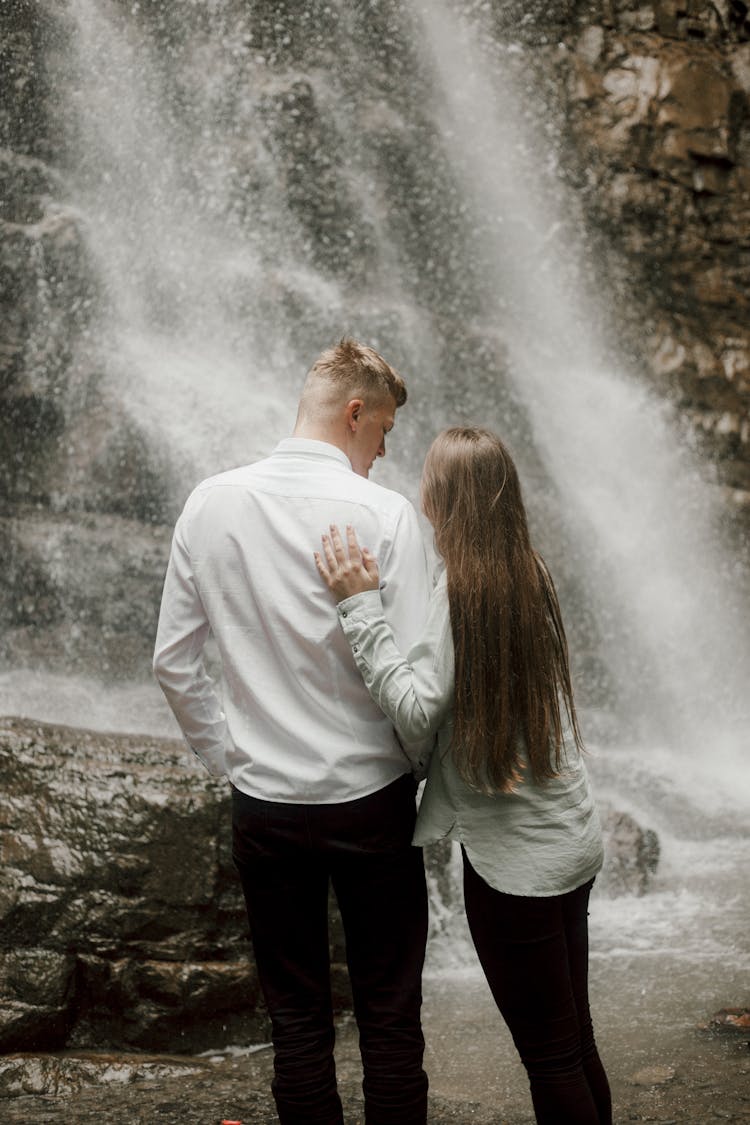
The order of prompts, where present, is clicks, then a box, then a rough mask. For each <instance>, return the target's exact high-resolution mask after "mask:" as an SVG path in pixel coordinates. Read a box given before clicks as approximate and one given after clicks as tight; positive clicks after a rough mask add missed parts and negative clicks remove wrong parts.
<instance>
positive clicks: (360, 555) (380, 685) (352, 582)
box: [315, 527, 453, 743]
mask: <svg viewBox="0 0 750 1125" xmlns="http://www.w3.org/2000/svg"><path fill="white" fill-rule="evenodd" d="M315 561H316V565H317V567H318V570H319V572H320V574H321V577H322V578H323V580H324V582H325V583H326V585H327V586H328V588H329V589H330V590H331V591H332V593H333V594H334V597H335V598H336V600H337V602H338V606H337V609H338V615H339V622H340V624H341V627H342V629H343V631H344V633H345V635H346V637H347V639H348V641H349V644H350V645H351V649H352V654H353V656H354V659H355V661H356V663H357V667H358V668H359V670H360V672H361V673H362V677H363V679H364V681H365V684H366V686H367V689H368V690H369V692H370V695H371V696H372V698H373V699H374V700H375V702H376V703H377V704H378V706H379V707H380V708H381V710H382V711H383V712H384V713H385V714H386V715H387V716H388V718H389V719H390V720H391V722H392V723H393V725H394V726H395V728H396V730H397V732H398V734H399V735H400V737H401V739H402V740H403V741H404V742H406V743H416V742H419V741H422V740H424V739H426V738H429V737H431V736H433V735H434V734H435V732H436V731H437V729H438V728H439V727H440V726H441V724H442V723H443V721H444V720H445V718H446V715H447V713H448V711H449V709H450V704H451V701H452V698H453V643H452V639H451V633H450V614H449V611H448V597H447V590H446V587H445V582H444V581H443V582H441V583H439V584H438V586H437V587H436V589H435V591H434V592H433V596H432V600H431V602H430V609H429V613H428V616H427V622H426V625H425V630H424V634H423V636H422V638H421V640H420V641H419V642H418V643H417V644H416V645H414V646H413V647H412V648H411V650H410V652H409V655H408V658H404V656H403V655H402V654H401V652H400V651H399V649H398V647H397V645H396V642H395V640H394V637H393V632H392V631H391V628H390V626H389V625H388V623H387V621H386V619H385V616H384V613H383V604H382V601H381V599H380V591H379V589H378V579H379V575H378V566H377V562H376V560H375V559H374V558H373V557H372V555H371V554H370V553H369V551H367V550H366V549H365V550H360V547H359V544H358V543H357V537H356V535H355V533H354V530H353V529H352V528H351V527H350V528H347V546H346V547H345V546H344V543H343V540H342V538H341V535H340V533H339V531H338V528H335V527H332V528H331V533H330V536H329V535H325V536H323V554H322V555H321V554H316V556H315Z"/></svg>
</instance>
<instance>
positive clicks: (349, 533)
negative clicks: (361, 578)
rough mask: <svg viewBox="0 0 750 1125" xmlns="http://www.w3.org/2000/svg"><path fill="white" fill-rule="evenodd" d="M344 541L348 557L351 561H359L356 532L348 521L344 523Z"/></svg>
mask: <svg viewBox="0 0 750 1125" xmlns="http://www.w3.org/2000/svg"><path fill="white" fill-rule="evenodd" d="M346 542H347V545H348V547H349V558H350V559H351V560H352V561H353V562H361V560H362V552H361V551H360V549H359V543H358V542H357V533H356V532H355V530H354V528H353V527H352V525H351V524H350V523H349V524H347V525H346Z"/></svg>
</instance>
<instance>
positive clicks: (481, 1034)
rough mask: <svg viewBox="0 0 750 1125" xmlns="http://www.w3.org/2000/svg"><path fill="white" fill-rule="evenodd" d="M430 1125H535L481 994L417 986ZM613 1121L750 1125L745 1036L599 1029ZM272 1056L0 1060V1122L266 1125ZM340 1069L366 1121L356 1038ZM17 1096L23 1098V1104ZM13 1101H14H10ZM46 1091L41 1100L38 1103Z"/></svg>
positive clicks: (476, 989) (346, 1030)
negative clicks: (227, 1124)
mask: <svg viewBox="0 0 750 1125" xmlns="http://www.w3.org/2000/svg"><path fill="white" fill-rule="evenodd" d="M425 994H426V995H425V1009H424V1023H425V1034H426V1038H427V1044H428V1045H427V1053H426V1067H427V1070H428V1073H429V1075H430V1112H429V1121H430V1123H431V1125H444V1123H446V1125H447V1123H448V1122H450V1123H454V1125H459V1123H460V1125H532V1123H533V1116H532V1114H531V1108H530V1101H529V1095H528V1090H527V1086H526V1080H525V1075H524V1072H523V1069H522V1067H521V1065H520V1063H519V1062H518V1060H517V1058H516V1057H515V1052H514V1050H513V1046H512V1043H511V1042H510V1038H509V1036H508V1033H507V1031H506V1029H505V1028H504V1026H503V1025H502V1023H501V1021H500V1020H499V1017H498V1016H497V1013H496V1012H495V1011H494V1009H493V1007H492V1004H491V1002H488V1000H487V997H486V994H485V991H484V989H483V987H482V984H481V982H477V981H476V980H474V979H469V980H466V981H454V982H452V983H446V982H444V981H443V982H434V981H433V982H429V981H428V982H426V989H425ZM598 1026H599V1040H600V1047H601V1052H602V1057H603V1058H604V1060H605V1064H606V1066H607V1068H608V1071H609V1074H610V1079H611V1083H612V1090H613V1097H614V1105H615V1121H616V1122H629V1121H643V1122H661V1125H669V1123H670V1122H672V1123H678V1122H679V1123H680V1125H682V1123H685V1125H712V1123H713V1122H718V1121H729V1122H735V1123H739V1122H743V1123H750V1081H749V1076H750V1049H749V1048H748V1032H747V1031H745V1032H738V1031H728V1030H727V1031H710V1030H707V1029H701V1028H698V1027H688V1026H681V1027H675V1028H672V1029H671V1030H670V1029H664V1028H663V1027H662V1026H660V1025H659V1026H655V1025H654V1023H649V1022H648V1021H645V1022H643V1024H642V1025H641V1026H640V1027H639V1028H635V1029H634V1027H633V1025H632V1024H631V1022H630V1021H629V1020H625V1019H624V1020H623V1021H622V1022H621V1023H620V1024H619V1025H617V1024H615V1025H612V1023H611V1022H608V1021H606V1020H601V1019H600V1020H599V1021H598ZM271 1065H272V1060H271V1051H270V1049H268V1048H265V1049H260V1050H257V1051H255V1052H253V1053H250V1054H242V1055H239V1054H236V1055H230V1056H227V1055H225V1056H216V1057H214V1058H198V1059H196V1058H186V1057H177V1056H146V1055H138V1056H132V1055H131V1056H126V1055H103V1054H98V1055H97V1054H85V1055H84V1054H71V1053H68V1054H57V1055H48V1056H6V1057H5V1058H4V1059H0V1076H1V1077H0V1086H2V1087H3V1088H4V1091H5V1094H6V1095H7V1094H9V1093H10V1094H11V1096H4V1097H3V1098H2V1100H0V1121H2V1122H7V1123H8V1125H11V1123H20V1122H35V1123H47V1122H49V1123H50V1125H51V1123H55V1125H62V1123H65V1125H89V1123H93V1122H109V1123H112V1125H140V1123H144V1125H146V1123H149V1125H151V1123H155V1122H164V1125H178V1123H179V1125H219V1123H220V1122H221V1121H222V1119H231V1120H234V1121H241V1122H242V1125H274V1123H275V1122H276V1116H275V1113H274V1108H273V1102H272V1099H271V1096H270V1091H269V1083H270V1075H271ZM337 1065H338V1071H339V1082H340V1089H341V1094H342V1099H343V1102H344V1112H345V1119H346V1122H347V1125H360V1123H361V1122H362V1121H363V1113H362V1099H361V1093H360V1088H359V1084H360V1079H361V1075H360V1071H359V1065H358V1053H357V1043H356V1028H355V1027H354V1026H353V1024H352V1022H351V1020H350V1019H344V1020H343V1021H342V1022H341V1024H340V1026H339V1031H338V1042H337ZM24 1087H25V1091H26V1092H24ZM13 1091H14V1092H13ZM41 1091H44V1092H41Z"/></svg>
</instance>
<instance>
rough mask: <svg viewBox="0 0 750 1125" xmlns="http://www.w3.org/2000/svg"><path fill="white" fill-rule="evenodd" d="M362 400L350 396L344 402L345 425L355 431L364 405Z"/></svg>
mask: <svg viewBox="0 0 750 1125" xmlns="http://www.w3.org/2000/svg"><path fill="white" fill-rule="evenodd" d="M364 405H365V404H364V400H363V399H361V398H350V399H349V401H348V402H347V404H346V424H347V427H348V428H349V429H350V430H352V431H356V429H357V423H358V422H359V419H360V416H361V414H362V408H363V406H364Z"/></svg>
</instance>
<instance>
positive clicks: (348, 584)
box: [314, 523, 379, 601]
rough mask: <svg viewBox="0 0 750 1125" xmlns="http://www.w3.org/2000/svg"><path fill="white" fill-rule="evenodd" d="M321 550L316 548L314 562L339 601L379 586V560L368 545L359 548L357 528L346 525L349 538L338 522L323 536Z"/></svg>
mask: <svg viewBox="0 0 750 1125" xmlns="http://www.w3.org/2000/svg"><path fill="white" fill-rule="evenodd" d="M321 542H322V544H323V551H322V553H321V552H319V551H315V552H314V555H315V565H316V566H317V568H318V573H319V574H320V576H321V578H322V579H323V581H324V582H325V584H326V586H327V587H328V589H329V590H332V591H333V593H334V594H335V595H336V598H337V601H341V600H342V599H343V598H346V597H350V596H351V595H352V594H357V593H360V592H361V591H363V590H376V589H377V588H378V582H379V571H378V564H377V561H376V560H375V558H374V557H373V556H372V554H371V553H370V552H369V551H368V550H367V548H362V549H360V546H359V541H358V540H357V535H356V532H355V531H354V528H353V527H352V525H351V524H347V526H346V541H345V540H344V538H343V536H342V535H341V532H340V531H339V529H338V527H337V525H336V524H334V523H332V524H331V525H330V529H329V533H328V534H324V535H322V536H321Z"/></svg>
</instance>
